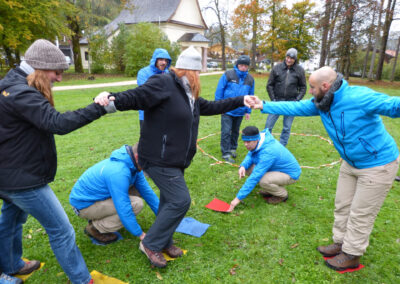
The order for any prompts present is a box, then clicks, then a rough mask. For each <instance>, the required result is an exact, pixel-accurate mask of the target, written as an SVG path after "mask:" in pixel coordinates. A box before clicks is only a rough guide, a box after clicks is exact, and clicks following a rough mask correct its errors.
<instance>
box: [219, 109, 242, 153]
mask: <svg viewBox="0 0 400 284" xmlns="http://www.w3.org/2000/svg"><path fill="white" fill-rule="evenodd" d="M242 120H243V116H230V115H227V114H222V115H221V152H222V156H225V155H230V154H231V150H236V149H237V146H238V138H239V128H240V124H241V123H242Z"/></svg>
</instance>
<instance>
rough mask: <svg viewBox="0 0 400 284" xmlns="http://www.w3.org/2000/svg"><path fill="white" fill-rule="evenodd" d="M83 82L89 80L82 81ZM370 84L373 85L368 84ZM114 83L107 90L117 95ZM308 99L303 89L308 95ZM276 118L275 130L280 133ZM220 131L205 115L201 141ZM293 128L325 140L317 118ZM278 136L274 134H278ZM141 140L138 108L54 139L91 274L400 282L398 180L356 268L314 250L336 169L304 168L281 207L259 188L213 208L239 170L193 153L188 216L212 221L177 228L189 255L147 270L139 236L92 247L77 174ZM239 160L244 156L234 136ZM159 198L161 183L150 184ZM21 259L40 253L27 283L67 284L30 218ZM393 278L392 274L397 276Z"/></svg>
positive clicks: (61, 97) (326, 239)
mask: <svg viewBox="0 0 400 284" xmlns="http://www.w3.org/2000/svg"><path fill="white" fill-rule="evenodd" d="M219 77H220V76H219V75H215V76H205V77H201V82H202V96H203V97H205V98H207V99H210V100H212V99H213V98H214V91H215V88H216V85H217V82H218V79H219ZM266 82H267V77H266V76H264V75H259V76H256V94H258V95H259V96H260V97H261V98H263V99H267V98H268V96H267V94H266V91H265V85H266ZM82 84H86V82H82ZM369 86H372V85H371V84H369ZM125 89H126V87H118V88H117V87H114V88H110V89H108V91H122V90H125ZM376 89H377V90H379V91H382V92H385V93H388V94H390V95H392V96H400V91H399V86H398V85H389V84H383V85H379V86H376ZM100 91H103V89H87V90H83V91H77V90H74V91H60V92H56V93H55V103H56V108H57V109H58V110H59V111H61V112H64V111H67V110H73V109H76V108H79V107H84V106H86V105H87V104H89V103H91V102H92V98H93V97H94V96H96V94H98V93H99V92H100ZM309 97H310V95H307V98H309ZM266 118H267V116H266V115H265V114H261V113H260V112H259V111H254V112H253V114H252V115H251V119H250V120H249V121H245V120H243V123H242V127H241V129H242V128H244V127H245V126H248V125H256V126H257V127H259V128H260V129H263V128H264V125H265V120H266ZM383 120H384V123H385V126H386V128H387V130H388V131H389V132H390V134H391V135H392V136H393V137H394V138H395V139H396V141H400V120H398V119H390V118H386V117H384V118H383ZM281 129H282V120H281V119H279V120H278V122H277V124H276V126H275V128H274V131H273V132H274V133H280V131H281ZM219 131H220V117H219V116H214V117H202V118H201V122H200V129H199V138H201V137H204V136H206V135H209V134H212V133H218V132H219ZM292 132H294V133H305V134H315V135H321V136H323V137H327V134H326V132H325V130H324V128H323V126H322V123H321V121H320V119H319V117H308V118H302V117H298V118H296V119H295V120H294V123H293V128H292ZM276 137H279V136H276ZM138 139H139V121H138V114H137V112H136V111H127V112H117V113H114V114H111V115H107V116H105V117H102V118H101V119H99V120H97V121H95V122H93V123H91V124H90V125H88V126H85V127H83V128H81V129H79V130H77V131H75V132H72V133H71V134H68V135H64V136H56V142H57V149H58V171H57V176H56V179H55V181H54V182H53V183H52V184H50V186H51V187H52V189H53V190H54V192H55V193H56V195H57V196H58V198H59V199H60V201H61V203H62V205H63V206H64V208H65V211H66V212H67V214H68V216H69V218H70V221H71V223H72V225H73V227H74V228H75V231H76V241H77V244H78V246H79V247H80V249H81V252H82V254H83V256H84V258H85V260H86V263H87V266H88V268H89V271H92V270H97V271H100V272H102V273H104V274H106V275H109V276H112V277H116V278H118V279H120V280H122V281H126V282H130V283H153V282H159V281H160V280H162V281H164V282H165V283H216V282H217V283H399V279H400V266H399V263H400V253H399V251H400V236H399V227H400V218H398V215H399V210H400V183H395V184H394V186H393V188H392V190H391V191H390V192H389V195H388V197H387V198H386V200H385V203H384V205H383V207H382V210H381V211H380V213H379V215H378V218H377V220H376V222H375V227H374V230H373V232H372V234H371V238H370V246H369V247H368V250H367V252H366V254H365V255H364V257H363V258H362V259H361V262H362V264H364V265H365V266H366V267H365V268H364V269H362V270H360V271H358V272H355V273H347V274H339V273H337V272H335V271H333V270H331V269H329V268H327V267H326V266H325V264H324V261H323V258H322V257H321V255H320V254H319V253H318V252H317V250H316V249H315V248H316V247H317V246H318V245H324V244H328V243H330V242H331V230H332V222H333V209H334V198H335V187H336V180H337V176H338V171H339V165H336V166H333V167H330V168H326V167H324V168H320V169H303V170H302V175H301V177H300V180H299V181H298V182H297V183H295V184H293V185H290V186H288V191H289V200H288V201H287V202H286V203H284V204H280V205H277V206H272V205H268V204H267V203H265V201H264V200H263V199H262V198H261V197H260V196H259V195H258V194H257V192H258V190H259V187H258V186H257V187H256V188H255V189H254V191H253V192H252V193H251V194H250V195H249V196H248V197H247V198H246V199H245V200H244V202H243V203H241V204H240V205H239V206H237V207H236V209H235V211H234V212H233V213H232V214H223V213H217V212H213V211H211V210H209V209H207V208H205V207H204V206H205V205H206V204H207V203H209V202H210V201H211V200H212V199H213V198H214V197H217V198H219V199H222V200H224V201H226V202H230V201H231V200H232V199H233V198H234V197H235V195H236V193H237V191H238V190H239V188H240V187H241V185H242V184H243V182H244V180H239V179H238V177H237V168H235V167H232V166H230V165H226V164H222V165H214V166H211V165H210V164H212V163H213V162H214V161H213V160H212V159H210V158H209V157H207V156H205V155H203V154H202V153H201V152H199V151H198V153H197V155H196V156H195V158H194V159H193V162H192V164H191V166H190V167H189V168H188V169H187V170H186V171H185V177H186V182H187V184H188V187H189V189H190V193H191V196H192V205H191V208H190V210H189V212H188V214H187V216H188V217H193V218H195V219H197V220H198V221H200V222H203V223H207V224H210V225H211V226H210V227H209V229H208V231H207V232H206V233H205V234H204V235H203V236H202V237H201V238H196V237H193V236H189V235H184V234H181V233H176V234H175V235H174V239H175V241H176V242H177V245H178V246H180V247H182V248H184V249H186V250H188V253H187V254H186V255H185V256H184V257H182V258H180V259H177V260H175V261H173V262H169V264H168V266H167V268H165V269H158V268H151V266H150V264H149V261H148V260H147V258H146V257H145V256H144V255H143V254H142V253H141V252H140V251H139V250H138V245H139V239H138V238H136V237H134V236H132V235H130V234H129V233H128V232H127V231H126V230H125V229H122V230H121V234H122V235H123V237H124V239H123V240H122V241H119V242H117V243H114V244H111V245H108V246H105V247H104V246H95V245H93V244H92V243H91V242H90V240H89V238H88V237H87V236H86V235H85V234H84V233H83V228H84V226H85V225H86V222H85V221H84V220H82V219H80V218H78V217H77V216H75V214H74V213H73V211H72V209H71V206H70V205H69V202H68V196H69V193H70V191H71V188H72V186H73V185H74V183H75V181H76V180H77V179H78V178H79V176H80V175H81V174H82V173H83V172H84V171H85V170H86V169H87V168H88V167H90V166H92V165H93V164H94V163H96V162H98V161H100V160H102V159H104V158H107V157H108V156H109V154H110V153H111V151H112V150H114V149H117V148H119V147H120V146H121V145H122V144H133V143H135V142H137V141H138ZM219 139H220V136H219V135H214V136H211V137H209V138H207V139H205V140H202V141H201V142H200V143H199V144H200V146H201V147H202V148H203V149H204V150H205V151H206V152H207V153H209V154H211V155H213V156H215V157H217V158H220V156H221V154H220V148H219ZM239 145H240V146H239V149H238V158H237V161H238V163H239V162H240V161H241V160H242V159H243V158H244V156H245V155H246V150H245V148H244V146H243V143H242V142H241V141H240V142H239ZM288 148H289V150H290V151H292V153H293V154H294V155H295V157H296V158H297V159H298V161H299V163H300V164H301V165H302V166H312V167H318V166H319V165H321V164H326V163H331V162H334V161H337V160H338V159H339V155H338V154H337V152H336V150H335V149H334V147H333V146H332V145H330V144H329V143H328V142H326V141H324V140H322V139H319V138H318V137H307V136H294V135H292V136H291V138H290V140H289V144H288ZM150 184H151V186H152V188H153V189H154V190H155V191H156V193H157V194H158V193H159V192H158V189H157V188H156V187H155V186H154V184H153V183H152V182H150ZM153 220H154V214H153V213H152V211H151V210H150V208H149V207H148V206H145V208H144V210H143V211H142V213H141V214H140V215H139V216H138V221H139V223H140V225H141V226H142V228H143V229H144V231H147V230H148V228H149V227H150V226H151V224H152V222H153ZM23 241H24V257H26V258H29V259H39V260H41V261H43V262H45V263H46V264H45V266H44V268H43V269H41V270H40V271H38V272H36V273H35V274H34V275H33V276H32V277H31V278H30V279H29V280H28V281H27V283H67V281H68V280H67V277H66V276H65V274H64V273H63V272H62V269H61V267H60V266H59V265H58V263H57V261H56V259H55V257H54V255H53V253H52V251H51V249H50V246H49V243H48V239H47V236H46V235H45V233H44V232H43V228H42V227H41V226H40V224H39V223H38V222H37V221H36V220H35V219H34V218H32V217H29V218H28V221H27V223H26V225H25V226H24V240H23ZM396 279H397V280H396Z"/></svg>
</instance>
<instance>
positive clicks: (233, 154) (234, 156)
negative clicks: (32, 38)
mask: <svg viewBox="0 0 400 284" xmlns="http://www.w3.org/2000/svg"><path fill="white" fill-rule="evenodd" d="M231 156H232V158H234V159H235V158H236V150H231Z"/></svg>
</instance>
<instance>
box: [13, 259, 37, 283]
mask: <svg viewBox="0 0 400 284" xmlns="http://www.w3.org/2000/svg"><path fill="white" fill-rule="evenodd" d="M22 260H23V261H25V262H28V261H29V259H26V258H22ZM43 266H44V262H41V263H40V267H39V268H38V269H37V270H34V271H32V272H31V273H29V274H24V275H19V274H15V275H13V276H14V277H18V278H19V279H21V280H22V281H24V282H25V281H26V279H28V278H29V277H31V275H32V274H33V273H35V272H36V271H38V270H39V269H42V267H43Z"/></svg>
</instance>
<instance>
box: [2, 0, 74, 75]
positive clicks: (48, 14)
mask: <svg viewBox="0 0 400 284" xmlns="http://www.w3.org/2000/svg"><path fill="white" fill-rule="evenodd" d="M68 9H70V6H69V5H68V3H67V2H65V1H63V0H47V1H40V0H2V1H0V18H1V19H3V20H2V21H1V22H0V46H2V48H3V50H4V52H5V54H6V57H7V59H8V64H9V66H10V67H13V65H14V63H19V61H20V54H21V53H22V52H24V51H25V49H26V48H27V47H28V46H29V45H30V44H31V43H32V42H33V41H34V40H36V39H38V38H47V39H54V38H55V37H56V36H57V35H61V34H68V29H67V28H66V25H65V17H64V11H65V10H68Z"/></svg>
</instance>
